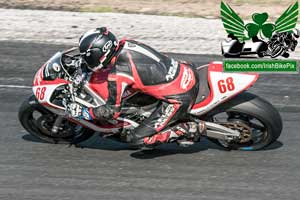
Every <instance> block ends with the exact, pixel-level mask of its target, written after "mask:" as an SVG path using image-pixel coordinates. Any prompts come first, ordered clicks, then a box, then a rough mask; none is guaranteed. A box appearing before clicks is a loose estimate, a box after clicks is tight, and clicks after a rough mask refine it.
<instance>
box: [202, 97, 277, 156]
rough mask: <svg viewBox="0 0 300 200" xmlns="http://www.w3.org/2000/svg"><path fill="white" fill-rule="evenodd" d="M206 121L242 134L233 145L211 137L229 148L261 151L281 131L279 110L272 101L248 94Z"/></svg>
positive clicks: (208, 117)
mask: <svg viewBox="0 0 300 200" xmlns="http://www.w3.org/2000/svg"><path fill="white" fill-rule="evenodd" d="M206 120H207V121H211V122H214V123H218V124H220V125H223V126H225V127H227V128H230V129H233V130H237V131H239V132H240V133H241V136H240V138H239V139H238V141H234V142H230V143H229V142H227V141H223V140H216V139H211V138H210V140H211V141H212V142H214V143H216V144H218V145H220V146H222V147H224V148H226V149H237V150H248V151H249V150H260V149H262V148H264V147H267V146H268V145H270V144H271V143H273V142H275V141H276V140H277V138H278V137H279V136H280V134H281V131H282V120H281V117H280V114H279V113H278V111H277V110H276V109H275V108H274V107H273V106H272V105H271V104H270V103H269V102H267V101H265V100H264V99H262V98H260V97H258V96H256V95H254V94H251V93H247V92H244V93H242V94H240V95H238V96H236V97H235V98H233V99H231V100H230V101H228V102H226V103H224V104H222V105H220V106H219V107H218V108H216V109H215V110H214V111H212V112H211V113H208V114H207V116H206Z"/></svg>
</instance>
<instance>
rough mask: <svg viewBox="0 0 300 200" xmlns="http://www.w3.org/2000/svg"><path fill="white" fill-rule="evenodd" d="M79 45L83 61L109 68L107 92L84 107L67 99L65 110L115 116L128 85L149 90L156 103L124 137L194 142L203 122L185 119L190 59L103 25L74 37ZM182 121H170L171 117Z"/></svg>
mask: <svg viewBox="0 0 300 200" xmlns="http://www.w3.org/2000/svg"><path fill="white" fill-rule="evenodd" d="M79 51H80V54H81V57H82V58H83V60H84V61H85V64H86V65H87V67H88V68H89V69H90V70H92V71H96V70H101V69H104V68H105V69H108V70H109V75H108V89H109V97H108V100H107V102H106V104H105V105H102V106H99V107H96V108H85V107H83V106H81V105H80V104H77V103H70V104H69V105H68V107H67V110H68V111H69V113H70V114H71V116H73V117H77V118H84V119H86V120H97V119H104V120H110V119H117V118H118V116H119V115H120V111H121V106H122V102H121V101H122V95H123V93H124V91H125V90H126V89H127V88H131V89H133V90H135V91H138V92H141V93H144V94H147V95H150V96H153V97H155V98H157V99H159V100H160V103H159V106H157V108H156V110H155V111H154V112H153V113H152V114H151V115H150V117H149V118H147V119H146V120H144V121H143V122H142V123H141V124H140V125H139V126H138V127H137V128H136V129H135V130H132V131H130V132H127V133H126V134H125V136H124V138H123V139H124V140H125V141H127V142H130V143H133V144H139V145H140V144H143V145H156V144H160V143H166V142H172V141H174V140H178V139H182V140H181V142H182V144H184V145H186V144H193V143H194V142H195V141H197V140H199V137H200V134H201V132H202V131H204V126H203V124H201V123H200V125H198V124H197V123H195V122H188V117H187V114H186V113H188V111H189V110H190V109H191V106H192V105H193V104H194V102H195V100H196V97H197V93H198V88H199V80H198V77H197V76H196V75H195V74H196V73H197V72H196V71H195V69H194V68H193V66H192V65H189V64H187V63H184V62H179V61H176V60H174V59H172V58H169V57H167V56H165V55H163V54H161V53H159V52H157V51H156V50H154V49H153V48H151V47H149V46H147V45H145V44H142V43H139V42H136V41H134V40H126V39H123V40H120V41H118V40H117V38H116V37H115V35H114V34H113V33H111V32H110V31H108V29H107V28H105V27H102V28H98V29H95V30H90V31H88V32H86V33H85V34H83V35H82V37H81V38H80V40H79ZM178 121H181V123H179V124H178V123H177V124H176V125H175V126H172V124H174V122H178Z"/></svg>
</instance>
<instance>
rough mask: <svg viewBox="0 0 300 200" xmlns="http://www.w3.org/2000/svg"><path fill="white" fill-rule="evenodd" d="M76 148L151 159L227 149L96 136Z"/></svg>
mask: <svg viewBox="0 0 300 200" xmlns="http://www.w3.org/2000/svg"><path fill="white" fill-rule="evenodd" d="M22 138H23V139H24V140H26V141H30V142H37V143H46V142H44V141H42V140H40V139H38V138H36V137H34V136H32V135H30V134H27V135H24V136H23V137H22ZM74 146H75V147H77V148H83V149H84V148H88V149H99V150H107V151H122V150H123V151H125V150H132V151H135V152H134V153H132V154H130V156H131V157H133V158H137V159H153V158H156V157H162V156H168V155H174V154H193V153H198V152H200V151H205V150H208V149H217V150H221V151H228V150H227V149H224V148H222V147H220V146H218V145H216V144H214V143H212V142H210V141H209V140H207V139H202V141H201V142H199V143H197V144H195V145H192V146H190V147H186V148H184V147H179V146H178V145H177V144H174V143H173V144H163V145H160V146H157V147H155V148H154V149H151V150H140V149H137V148H134V147H131V146H130V145H128V144H124V143H120V142H116V141H113V140H109V139H103V138H100V137H98V136H94V137H93V139H92V140H88V141H85V142H82V143H80V144H77V145H74ZM282 146H283V143H282V142H280V141H276V142H274V143H273V144H271V145H270V146H268V147H266V148H265V149H262V150H260V151H269V150H275V149H278V148H281V147H282Z"/></svg>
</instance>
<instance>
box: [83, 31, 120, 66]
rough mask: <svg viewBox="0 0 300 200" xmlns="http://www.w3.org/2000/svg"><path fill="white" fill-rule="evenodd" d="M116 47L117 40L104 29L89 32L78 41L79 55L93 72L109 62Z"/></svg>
mask: <svg viewBox="0 0 300 200" xmlns="http://www.w3.org/2000/svg"><path fill="white" fill-rule="evenodd" d="M117 45H118V41H117V38H116V37H115V35H114V34H112V33H111V32H110V31H108V30H107V28H105V27H101V28H97V29H95V30H90V31H88V32H86V33H85V34H83V35H82V36H81V37H80V39H79V51H80V54H81V55H82V57H83V59H84V60H85V61H86V63H87V64H88V67H89V68H91V69H93V70H95V69H100V68H102V67H103V66H106V65H107V64H108V63H109V62H110V61H111V59H112V57H113V56H114V54H115V53H116V48H117Z"/></svg>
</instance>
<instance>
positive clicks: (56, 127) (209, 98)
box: [19, 48, 282, 150]
mask: <svg viewBox="0 0 300 200" xmlns="http://www.w3.org/2000/svg"><path fill="white" fill-rule="evenodd" d="M74 52H75V48H72V49H69V50H67V51H64V52H58V53H56V54H55V55H54V56H53V57H52V58H50V60H48V61H47V62H46V63H45V64H44V65H43V66H42V67H41V68H40V69H39V70H38V71H37V73H36V75H35V77H34V80H33V94H32V95H31V96H30V97H29V98H28V99H26V100H25V101H24V102H23V103H22V105H21V107H20V109H19V120H20V122H21V124H22V126H23V127H24V129H25V130H26V131H28V132H29V133H30V134H32V135H33V136H36V137H38V138H39V139H41V140H43V141H46V142H49V143H69V144H70V143H71V144H78V143H80V142H83V141H85V140H87V139H89V138H90V137H91V136H93V135H94V134H95V133H96V132H97V133H99V135H100V136H101V137H104V138H110V139H114V140H117V141H120V138H121V136H122V134H126V130H130V129H134V128H136V127H138V126H139V124H140V123H141V122H142V121H143V120H145V119H146V118H147V117H149V116H150V114H151V113H152V112H153V111H154V110H155V108H156V107H157V106H158V104H159V101H160V100H157V99H155V98H153V97H151V96H148V95H146V94H141V93H139V92H136V91H132V90H131V89H127V90H126V91H125V92H124V95H123V96H122V98H123V105H122V110H121V115H120V117H119V118H118V119H116V120H108V121H103V120H93V121H87V120H84V119H78V118H72V116H70V115H69V114H68V112H67V111H66V107H67V104H68V102H77V103H79V104H82V105H84V106H85V107H97V106H99V105H103V104H105V102H106V100H107V99H108V95H109V93H108V89H107V81H106V80H107V76H108V71H106V70H98V71H94V72H91V73H90V75H89V76H88V78H87V77H84V78H83V76H84V74H85V73H82V70H81V67H79V66H80V64H76V63H78V62H80V59H81V58H80V55H79V54H76V53H74ZM68 63H73V64H72V65H71V64H68ZM74 63H75V64H74ZM196 69H197V72H198V74H197V76H199V80H200V88H199V92H198V96H197V99H196V101H195V104H194V105H193V106H192V108H191V110H190V113H189V116H190V117H189V118H190V119H189V120H190V121H194V122H197V123H200V121H202V122H203V121H204V122H205V126H206V131H205V133H203V136H204V137H207V138H208V139H209V140H211V141H212V142H214V143H216V144H217V145H219V146H221V147H223V148H225V149H234V150H259V149H262V148H264V147H266V146H268V145H270V144H271V143H273V142H274V141H276V140H277V138H278V137H279V136H280V134H281V131H282V120H281V117H280V114H279V113H278V111H277V110H276V109H275V108H274V107H273V106H272V105H271V104H270V103H269V102H267V101H266V100H264V99H262V98H260V97H258V96H257V95H255V94H251V93H249V92H246V90H247V89H248V88H249V87H251V86H252V85H253V84H254V83H255V82H256V80H257V79H258V77H259V75H258V74H257V73H224V72H223V67H222V63H221V62H211V63H210V64H208V65H204V66H200V67H197V68H196ZM187 78H189V77H187ZM178 139H180V138H178ZM172 142H176V139H175V140H174V141H172Z"/></svg>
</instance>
